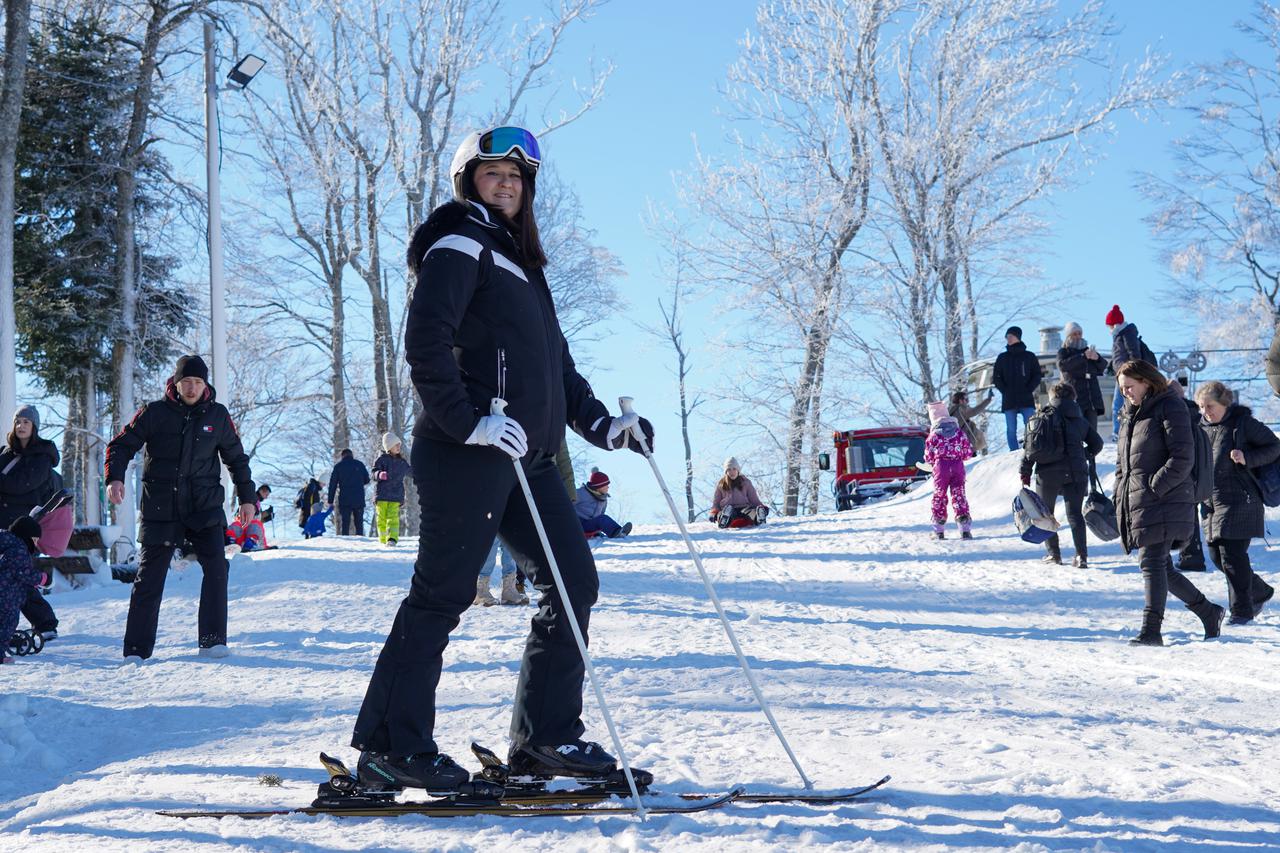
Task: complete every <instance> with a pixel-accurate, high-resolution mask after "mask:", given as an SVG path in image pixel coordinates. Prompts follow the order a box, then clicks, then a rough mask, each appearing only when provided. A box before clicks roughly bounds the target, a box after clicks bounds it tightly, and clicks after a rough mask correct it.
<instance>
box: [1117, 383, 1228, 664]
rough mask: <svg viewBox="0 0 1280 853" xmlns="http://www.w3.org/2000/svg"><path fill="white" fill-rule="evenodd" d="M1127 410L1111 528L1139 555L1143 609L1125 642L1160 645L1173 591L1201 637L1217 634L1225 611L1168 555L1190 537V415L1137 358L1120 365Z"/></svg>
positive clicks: (1128, 550)
mask: <svg viewBox="0 0 1280 853" xmlns="http://www.w3.org/2000/svg"><path fill="white" fill-rule="evenodd" d="M1117 372H1118V376H1117V381H1118V382H1119V383H1120V389H1121V393H1123V394H1124V398H1125V401H1126V405H1125V407H1124V411H1123V413H1122V416H1121V420H1120V440H1119V441H1118V442H1117V444H1116V486H1115V501H1116V524H1117V526H1118V527H1119V528H1120V543H1121V544H1122V545H1123V546H1124V551H1125V553H1126V554H1129V553H1132V552H1133V551H1135V550H1136V551H1137V552H1138V567H1139V568H1140V569H1141V570H1142V584H1143V589H1144V593H1145V599H1146V600H1145V606H1144V607H1143V610H1142V629H1141V631H1139V633H1138V636H1137V637H1135V638H1134V639H1132V640H1130V641H1129V643H1130V645H1137V646H1163V645H1164V638H1163V636H1162V635H1161V626H1162V624H1163V622H1164V610H1165V603H1166V601H1167V600H1168V598H1169V593H1170V592H1172V593H1173V594H1174V595H1175V596H1177V597H1178V599H1180V600H1181V601H1182V603H1183V604H1185V605H1186V606H1187V609H1188V610H1190V611H1191V612H1192V613H1194V614H1196V616H1197V617H1199V619H1200V624H1201V625H1202V626H1203V627H1204V638H1205V639H1206V640H1209V639H1212V638H1214V637H1216V636H1218V635H1219V634H1220V633H1221V632H1222V620H1223V618H1224V616H1225V614H1226V611H1225V610H1223V609H1222V608H1221V607H1219V606H1218V605H1216V604H1214V603H1213V602H1212V601H1209V600H1208V599H1207V598H1205V597H1204V594H1203V593H1202V592H1200V590H1198V589H1196V586H1195V584H1193V583H1192V582H1191V581H1190V580H1188V579H1187V576H1186V575H1184V574H1182V573H1181V572H1178V571H1175V570H1174V568H1173V560H1172V559H1170V552H1171V551H1172V550H1173V548H1175V547H1177V546H1178V545H1179V544H1181V543H1183V542H1186V541H1187V539H1189V538H1190V536H1191V527H1192V521H1191V517H1192V513H1193V512H1194V511H1195V509H1194V496H1195V487H1194V485H1193V484H1192V482H1191V469H1192V467H1193V466H1194V464H1195V460H1194V456H1195V446H1194V442H1195V439H1194V437H1193V436H1192V434H1191V416H1190V414H1188V412H1187V407H1186V406H1185V405H1183V402H1182V400H1180V399H1179V398H1178V397H1177V396H1176V395H1175V394H1174V393H1173V392H1172V391H1170V390H1169V383H1168V381H1167V380H1166V379H1165V378H1164V374H1162V373H1161V372H1160V371H1159V370H1158V369H1156V367H1155V366H1154V365H1152V364H1150V363H1149V362H1146V361H1143V360H1141V359H1137V360H1134V361H1130V362H1126V363H1125V364H1123V365H1121V366H1120V369H1119V371H1117Z"/></svg>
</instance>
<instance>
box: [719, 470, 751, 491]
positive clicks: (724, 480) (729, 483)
mask: <svg viewBox="0 0 1280 853" xmlns="http://www.w3.org/2000/svg"><path fill="white" fill-rule="evenodd" d="M745 479H746V476H745V475H744V474H743V473H742V469H738V476H736V477H734V478H733V479H732V480H730V479H729V475H728V474H725V475H724V476H723V477H721V478H720V482H718V483H716V488H717V489H720V490H721V491H725V492H729V491H733V490H734V489H736V488H737V487H738V486H741V485H742V481H743V480H745Z"/></svg>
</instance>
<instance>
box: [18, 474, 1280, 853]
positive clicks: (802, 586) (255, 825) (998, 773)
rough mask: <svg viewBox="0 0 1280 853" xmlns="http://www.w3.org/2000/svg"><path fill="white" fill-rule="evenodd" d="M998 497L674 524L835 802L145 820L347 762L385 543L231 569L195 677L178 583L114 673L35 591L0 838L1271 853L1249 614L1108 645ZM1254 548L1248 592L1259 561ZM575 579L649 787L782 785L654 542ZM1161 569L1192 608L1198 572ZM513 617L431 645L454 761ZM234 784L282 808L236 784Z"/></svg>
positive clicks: (1276, 656) (399, 581) (301, 548)
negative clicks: (42, 609) (210, 644)
mask: <svg viewBox="0 0 1280 853" xmlns="http://www.w3.org/2000/svg"><path fill="white" fill-rule="evenodd" d="M1016 487H1017V473H1016V459H1015V458H1014V457H1013V456H1012V455H1008V454H1005V455H1000V456H996V457H992V458H990V459H987V460H984V461H983V462H981V463H978V464H975V465H974V466H973V469H972V471H971V475H970V500H971V502H972V505H973V510H974V515H975V519H976V522H977V523H976V525H975V533H976V536H977V539H976V540H975V541H972V542H962V541H959V540H956V539H951V538H949V539H947V540H946V541H943V542H938V541H935V540H932V539H930V538H929V534H928V532H927V531H928V525H927V514H928V502H927V495H926V494H924V493H923V492H917V493H914V494H910V495H906V496H903V497H900V498H897V499H895V500H893V501H889V502H886V503H882V504H879V505H871V506H867V507H864V508H861V509H859V510H856V511H853V512H849V513H842V514H839V515H833V516H820V517H816V518H807V519H801V520H777V521H776V522H773V521H771V522H770V524H769V526H768V527H767V528H763V529H758V530H751V531H733V532H728V531H715V530H712V529H711V528H710V527H708V526H707V525H705V524H704V525H701V526H700V527H699V529H698V534H697V540H698V543H699V545H700V547H701V548H702V549H703V552H704V553H705V555H706V558H707V567H708V570H709V571H710V572H711V573H712V575H713V576H714V578H715V579H716V581H717V585H718V589H719V591H720V593H721V596H722V597H723V599H724V601H725V604H726V606H727V607H728V609H729V610H730V613H731V615H732V617H733V618H734V619H735V628H736V629H737V631H738V633H739V637H740V639H741V640H742V642H743V644H744V646H745V648H746V650H747V652H748V654H749V655H750V657H751V659H752V661H753V664H754V666H755V668H756V670H757V672H758V674H759V677H760V679H761V681H762V683H763V685H764V689H765V691H766V693H767V694H768V696H769V697H770V699H771V701H772V702H773V703H774V710H775V712H776V713H777V715H778V718H779V721H780V723H781V725H782V727H783V729H784V730H785V731H786V732H787V734H788V735H789V737H790V739H791V741H792V744H793V746H794V747H795V748H796V751H797V752H798V754H799V757H800V759H801V761H802V763H803V764H804V766H805V768H806V770H807V772H808V773H809V775H810V776H811V777H812V778H813V779H814V780H815V782H816V784H817V785H818V786H820V787H833V788H834V787H842V786H850V785H854V784H858V783H865V782H869V781H872V780H874V779H876V778H878V777H879V776H881V775H883V774H884V773H892V774H893V781H892V782H891V783H890V784H889V785H888V786H887V787H886V788H884V789H883V790H882V791H881V792H879V793H877V794H876V795H875V796H872V797H870V798H868V799H866V800H862V801H858V802H855V803H850V804H846V805H841V806H838V807H826V808H820V807H811V806H799V805H757V806H741V805H736V806H732V807H729V808H727V809H724V810H721V811H717V812H711V813H707V814H702V815H695V816H678V817H677V816H668V817H653V818H650V819H649V820H648V821H647V822H646V823H643V824H642V823H640V822H638V821H636V820H634V819H631V818H622V817H611V818H607V819H602V818H546V819H537V820H533V821H515V820H499V819H495V818H457V819H449V820H442V819H437V820H428V819H425V818H397V819H347V820H340V819H337V818H332V817H324V818H309V817H297V816H295V817H287V818H272V819H269V820H265V821H239V820H224V821H221V822H215V821H212V820H197V821H189V822H182V821H179V820H176V819H171V818H164V817H159V816H157V815H155V814H154V811H155V810H156V809H162V808H174V807H213V806H230V807H251V806H256V807H266V806H279V805H302V804H306V803H309V802H310V800H311V798H312V797H313V795H314V791H315V785H316V783H318V782H320V781H321V780H322V779H323V778H325V774H324V772H323V771H322V769H321V768H320V767H319V766H318V764H317V763H316V754H317V753H318V752H319V751H320V750H321V749H324V750H336V751H338V753H339V754H340V755H342V756H343V757H344V758H347V759H349V760H350V761H354V759H355V754H354V752H353V751H352V750H351V749H349V748H348V747H347V746H346V743H347V739H348V737H349V734H350V730H351V724H352V721H353V717H354V713H355V711H356V709H357V707H358V705H359V703H360V699H361V697H362V695H363V691H364V687H365V684H366V682H367V680H368V676H369V672H370V670H371V668H372V665H373V661H374V657H375V655H376V653H377V651H378V649H379V648H380V646H381V643H382V640H383V638H384V636H385V632H386V630H387V628H388V627H389V625H390V623H391V617H392V614H393V612H394V610H395V607H396V606H397V604H398V602H399V600H400V598H401V597H402V596H403V594H404V590H405V587H406V582H407V579H408V577H409V574H410V562H411V558H412V552H413V548H412V543H408V542H406V543H404V544H405V545H408V546H410V547H407V548H406V547H401V548H400V549H399V550H390V549H386V548H382V547H380V546H378V545H377V544H376V543H371V542H369V541H360V542H354V541H352V540H341V541H340V540H336V539H333V538H326V539H324V540H319V541H314V542H307V543H288V544H286V546H285V547H284V548H282V549H281V550H279V551H274V552H271V553H267V554H262V555H257V556H254V557H252V558H241V559H239V560H237V561H236V563H235V564H234V565H233V569H232V585H231V596H232V600H231V610H230V613H231V624H230V629H231V634H230V642H231V645H232V649H233V656H232V657H230V658H228V659H226V660H223V661H207V660H200V659H197V657H196V654H195V648H194V646H195V642H194V640H195V637H194V635H195V618H196V598H197V594H198V589H199V581H200V578H199V571H198V569H191V570H188V571H186V572H184V573H182V574H175V575H172V576H171V577H170V581H169V587H168V595H167V598H166V602H165V606H164V609H163V611H162V613H161V632H160V638H159V643H158V645H157V649H156V656H155V658H153V659H152V660H151V661H149V662H148V663H146V664H145V665H143V666H140V667H133V666H129V667H123V668H122V667H121V664H120V661H119V655H120V650H119V649H120V638H121V634H122V631H123V624H124V616H125V612H126V608H127V593H128V588H127V587H125V586H123V585H120V584H111V585H105V586H99V587H94V588H90V589H87V590H81V591H79V592H68V593H61V594H58V595H56V596H55V597H54V598H53V599H52V600H53V603H54V606H55V607H56V608H57V610H58V614H59V616H60V617H61V619H62V630H63V634H64V637H63V639H60V640H58V641H57V642H56V643H54V644H52V645H51V646H50V647H49V648H48V649H46V650H45V651H44V652H43V653H42V654H40V655H39V656H37V657H33V658H27V659H23V660H20V661H19V663H18V664H16V665H14V666H10V667H4V669H3V670H2V671H0V677H2V678H3V679H4V684H3V696H0V771H3V773H4V777H5V780H6V783H5V786H4V793H3V794H0V837H3V838H4V840H5V844H4V847H5V849H6V850H23V851H32V850H50V851H53V850H59V851H65V850H95V851H96V850H131V851H136V850H143V849H145V850H174V851H177V850H181V851H193V850H198V851H210V850H281V851H286V850H288V851H293V850H328V849H340V850H358V849H393V850H426V849H433V850H434V849H447V850H484V851H494V850H505V849H515V848H517V847H518V848H519V849H521V850H558V851H559V850H575V851H577V850H587V851H604V850H616V849H625V850H654V851H675V850H681V851H685V850H735V851H738V850H798V849H813V848H823V849H835V850H873V849H876V850H878V849H885V848H912V849H930V850H931V849H942V848H950V849H991V848H1016V849H1018V850H1023V851H1032V850H1080V849H1089V850H1114V851H1121V850H1124V851H1132V850H1174V849H1177V850H1209V849H1215V850H1216V849H1271V850H1275V849H1280V781H1278V780H1280V772H1277V768H1280V734H1277V732H1276V715H1277V709H1280V679H1277V666H1278V665H1280V629H1278V627H1277V626H1278V625H1280V608H1275V609H1272V610H1270V611H1269V612H1267V613H1265V614H1264V615H1263V617H1262V618H1261V619H1260V620H1259V621H1258V622H1255V623H1254V624H1253V625H1250V626H1248V627H1245V628H1227V629H1226V632H1225V634H1224V636H1223V638H1222V639H1221V640H1218V641H1214V642H1207V643H1206V642H1203V641H1201V640H1200V639H1199V623H1198V621H1197V620H1196V618H1195V617H1194V616H1193V615H1191V614H1190V613H1189V612H1187V611H1186V610H1184V609H1183V608H1182V607H1181V606H1180V605H1179V604H1178V603H1177V602H1176V601H1171V604H1170V607H1169V612H1168V616H1167V618H1166V622H1165V639H1166V642H1167V643H1169V644H1170V645H1169V647H1167V648H1164V649H1149V648H1131V647H1129V646H1128V645H1126V643H1125V640H1127V639H1128V638H1129V637H1130V636H1132V635H1133V634H1134V633H1135V631H1136V628H1137V626H1138V624H1139V621H1140V611H1141V607H1142V589H1141V578H1140V575H1139V574H1138V571H1137V568H1136V565H1135V563H1134V562H1133V561H1132V560H1130V559H1128V558H1125V557H1124V556H1123V555H1122V554H1121V553H1120V551H1119V548H1118V546H1116V545H1115V544H1111V545H1100V544H1097V543H1095V544H1093V546H1092V548H1093V551H1092V553H1091V562H1092V564H1093V567H1092V568H1090V569H1088V570H1075V569H1071V568H1067V567H1046V566H1044V565H1042V564H1041V563H1040V561H1039V556H1040V553H1041V552H1040V550H1039V549H1037V548H1036V547H1034V546H1030V545H1025V544H1023V543H1021V542H1020V541H1018V540H1017V538H1016V536H1015V535H1014V533H1013V530H1012V526H1011V524H1010V523H1009V521H1008V506H1009V501H1010V499H1011V498H1012V495H1013V493H1014V491H1015V489H1016ZM1273 526H1274V525H1273ZM1064 551H1065V552H1066V554H1067V556H1068V557H1069V556H1070V553H1071V550H1070V547H1069V546H1068V545H1066V544H1064ZM1254 553H1255V556H1256V561H1257V563H1258V565H1259V566H1260V567H1261V568H1262V569H1263V570H1264V571H1265V572H1266V573H1267V574H1268V575H1269V577H1270V579H1271V580H1272V582H1273V583H1274V582H1276V581H1277V577H1276V573H1277V572H1276V570H1277V568H1278V567H1280V564H1278V562H1277V555H1276V554H1275V553H1266V552H1265V551H1264V550H1263V548H1262V546H1261V544H1259V545H1257V546H1255V549H1254ZM596 558H597V560H598V562H599V565H600V569H601V574H602V587H603V588H602V594H601V600H600V604H599V605H598V607H597V609H596V612H595V615H594V617H593V620H592V637H593V643H592V648H593V651H594V653H595V656H596V665H597V668H598V670H599V672H600V674H601V676H602V678H603V679H604V682H605V685H606V690H607V693H608V696H609V697H610V699H611V701H612V705H613V711H614V715H615V718H616V719H617V721H618V723H619V725H620V726H621V728H622V729H623V732H624V739H625V741H626V743H627V745H628V747H629V749H630V750H631V752H632V756H633V760H634V762H635V763H636V764H638V765H639V766H642V767H646V768H648V769H650V770H652V771H653V772H654V773H655V775H656V776H657V778H658V780H659V786H660V787H661V788H663V789H664V790H667V791H693V790H719V789H723V788H724V787H725V786H728V785H730V784H732V783H735V782H745V783H748V784H749V785H752V786H756V787H760V788H765V787H780V786H786V787H798V785H799V783H798V780H797V778H796V777H795V774H794V771H793V770H792V768H791V767H790V765H789V763H788V762H787V760H786V758H785V756H784V755H783V753H782V750H781V749H780V748H779V746H778V745H777V743H776V741H775V740H774V739H773V736H772V734H771V733H770V731H769V729H768V725H767V723H766V721H765V720H764V718H763V716H762V715H761V714H760V713H759V712H758V710H757V708H756V707H755V705H754V703H753V701H752V699H751V694H750V691H749V688H748V686H747V684H746V683H745V680H744V679H743V678H742V676H741V673H740V672H739V671H738V669H737V666H736V663H735V660H734V657H733V654H732V651H731V650H730V648H729V646H728V643H727V641H726V640H725V637H724V634H723V632H722V630H721V628H720V625H719V623H718V622H717V621H716V620H715V618H714V615H713V612H712V610H711V607H710V605H709V604H708V602H707V601H706V596H705V593H704V591H703V589H702V585H701V582H700V581H699V580H698V578H697V575H696V573H695V572H694V570H693V568H692V566H691V565H690V563H689V561H688V559H687V556H686V555H685V553H684V551H683V546H682V544H681V541H680V538H679V536H678V534H677V533H676V531H675V529H674V527H665V528H653V529H641V530H639V531H637V533H636V534H635V535H633V536H632V538H631V539H630V540H628V541H625V542H609V543H607V544H606V545H604V546H603V547H602V548H601V549H600V550H599V551H598V552H597V553H596ZM1191 577H1192V578H1193V580H1194V581H1195V583H1197V584H1198V585H1200V586H1201V587H1202V588H1203V589H1205V591H1206V592H1208V593H1209V595H1210V597H1211V598H1213V599H1215V600H1217V601H1218V602H1220V603H1221V602H1224V600H1225V581H1224V580H1223V579H1222V576H1221V575H1218V574H1207V575H1199V574H1197V575H1192V576H1191ZM521 610H524V612H520V611H521ZM531 613H532V609H531V608H529V609H523V608H509V607H493V608H487V609H485V608H475V609H472V610H470V611H468V612H467V613H466V614H465V615H464V617H463V621H462V625H461V627H460V628H459V630H458V632H457V634H456V635H455V637H454V641H453V643H452V645H451V646H450V647H449V649H448V651H447V652H446V659H445V672H444V677H443V679H442V681H441V696H440V716H439V729H438V731H437V738H438V740H439V741H440V743H441V744H442V746H444V747H445V748H446V749H448V750H449V751H450V752H451V753H452V754H453V755H454V756H455V757H456V758H458V759H459V760H462V761H464V763H467V764H470V765H472V766H474V762H473V761H472V760H471V757H470V755H469V754H468V753H467V745H468V744H469V743H470V741H471V740H472V739H475V740H478V741H480V742H482V743H486V744H489V745H491V746H495V747H500V748H503V749H505V746H506V741H505V733H506V729H507V725H508V721H509V702H510V697H511V695H512V692H513V690H514V686H515V676H516V670H517V667H518V662H519V657H520V653H521V649H522V642H523V636H524V633H525V631H526V629H527V621H528V617H529V615H530V614H531ZM587 709H588V710H587V718H588V726H589V732H590V734H591V736H593V737H595V738H597V739H599V740H602V741H606V740H607V735H606V733H605V731H604V728H603V726H602V724H601V723H600V721H599V715H598V712H596V710H595V708H594V705H593V704H592V703H591V701H590V698H588V703H587ZM266 773H273V774H277V775H278V776H280V777H281V778H282V779H283V781H284V785H283V787H266V786H262V785H260V784H259V782H258V779H259V776H260V775H262V774H266Z"/></svg>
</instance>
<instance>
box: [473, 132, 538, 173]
mask: <svg viewBox="0 0 1280 853" xmlns="http://www.w3.org/2000/svg"><path fill="white" fill-rule="evenodd" d="M477 147H478V148H479V149H480V159H481V160H503V159H505V158H507V157H509V156H511V155H512V154H513V153H514V154H519V155H520V159H522V160H524V161H525V162H526V163H528V164H529V165H530V166H533V167H534V168H535V169H536V168H537V167H538V165H539V164H540V163H542V149H540V148H539V147H538V140H537V137H535V136H534V135H533V134H532V133H530V132H529V131H527V130H525V129H524V128H523V127H495V128H494V129H493V130H490V131H488V132H486V133H484V134H482V135H481V136H480V143H479V145H478V146H477Z"/></svg>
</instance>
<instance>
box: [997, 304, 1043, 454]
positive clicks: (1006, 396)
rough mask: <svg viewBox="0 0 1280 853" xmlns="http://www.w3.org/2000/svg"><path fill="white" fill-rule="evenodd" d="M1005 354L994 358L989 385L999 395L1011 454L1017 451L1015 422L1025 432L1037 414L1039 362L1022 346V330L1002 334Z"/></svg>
mask: <svg viewBox="0 0 1280 853" xmlns="http://www.w3.org/2000/svg"><path fill="white" fill-rule="evenodd" d="M1004 340H1005V348H1004V352H1002V353H1000V355H998V356H996V366H995V370H994V371H993V375H992V379H991V382H992V384H993V385H995V386H996V390H997V391H999V392H1000V410H1001V411H1003V412H1004V429H1005V437H1006V438H1007V440H1008V442H1009V449H1010V450H1017V449H1018V447H1019V446H1020V445H1019V444H1018V418H1019V417H1021V418H1022V426H1023V427H1024V428H1025V427H1026V425H1027V421H1029V420H1031V416H1032V415H1034V414H1035V413H1036V400H1035V391H1036V388H1038V387H1039V385H1040V377H1041V372H1040V359H1038V358H1036V354H1035V353H1033V352H1029V351H1028V350H1027V345H1026V344H1024V343H1023V342H1022V329H1020V328H1019V327H1017V326H1010V327H1009V329H1008V331H1006V332H1005V333H1004Z"/></svg>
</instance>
